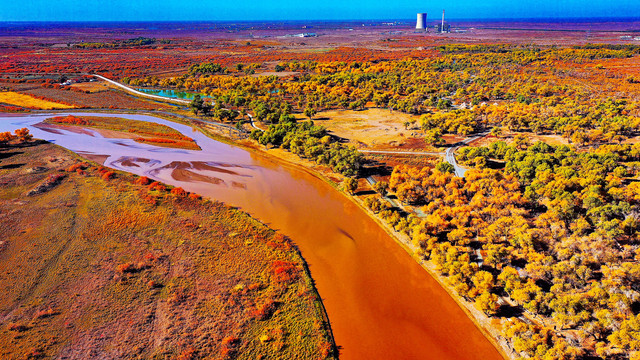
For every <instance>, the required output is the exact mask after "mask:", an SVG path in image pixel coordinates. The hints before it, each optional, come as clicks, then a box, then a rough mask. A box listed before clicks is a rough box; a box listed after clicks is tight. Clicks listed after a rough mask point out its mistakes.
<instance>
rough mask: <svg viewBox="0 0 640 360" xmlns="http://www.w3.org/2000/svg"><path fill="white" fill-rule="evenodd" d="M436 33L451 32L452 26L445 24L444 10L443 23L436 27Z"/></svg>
mask: <svg viewBox="0 0 640 360" xmlns="http://www.w3.org/2000/svg"><path fill="white" fill-rule="evenodd" d="M435 29H436V32H437V33H450V32H451V25H449V24H448V23H446V22H444V10H442V22H440V24H437V25H436V26H435Z"/></svg>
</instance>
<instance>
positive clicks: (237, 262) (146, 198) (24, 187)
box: [0, 143, 334, 359]
mask: <svg viewBox="0 0 640 360" xmlns="http://www.w3.org/2000/svg"><path fill="white" fill-rule="evenodd" d="M0 154H1V156H0V159H1V161H2V162H1V163H0V177H1V178H2V183H1V184H0V208H1V210H2V211H1V213H2V214H3V220H2V221H3V232H4V238H3V240H2V242H0V284H2V285H3V289H4V290H3V291H2V292H1V293H0V319H1V322H2V323H3V324H6V326H2V327H1V328H0V357H2V358H9V359H11V358H24V357H28V356H31V357H37V356H52V357H60V356H72V357H74V356H79V357H82V356H88V357H90V356H93V355H96V354H102V356H109V357H117V358H132V357H144V358H152V357H171V358H175V357H178V356H182V358H202V357H212V358H221V359H222V358H227V357H230V356H232V355H233V354H235V357H236V358H241V359H256V358H285V359H286V358H301V359H316V358H318V357H319V356H320V357H323V358H327V357H331V356H332V355H331V353H332V350H333V348H334V346H333V342H332V340H331V335H330V332H329V330H328V326H327V325H326V324H324V321H325V320H324V319H325V317H324V314H323V312H322V306H321V303H320V302H319V297H318V296H317V293H316V291H315V288H314V286H313V283H312V280H311V279H310V277H309V274H308V271H307V270H306V266H305V265H304V260H303V259H302V258H301V256H300V254H299V253H298V251H297V250H296V249H295V247H294V246H293V245H292V244H291V243H290V242H289V240H288V239H286V238H284V237H283V236H282V235H280V234H278V233H276V232H274V231H272V230H270V229H268V228H267V227H266V226H265V225H263V224H262V223H260V222H258V221H256V220H254V219H252V218H251V217H249V216H248V215H246V214H245V213H243V212H241V211H238V210H236V209H233V208H230V207H228V206H226V205H224V204H220V203H217V202H211V201H205V200H201V199H200V198H199V197H198V196H196V195H190V194H187V193H185V192H183V191H181V189H172V190H169V189H167V187H165V186H164V185H162V184H157V183H150V184H148V183H147V182H148V181H147V180H146V179H144V178H137V177H135V176H133V175H128V174H125V173H119V172H113V171H110V170H109V169H106V168H102V167H100V166H96V165H93V164H90V163H85V162H82V161H81V160H80V158H79V157H78V156H76V155H75V154H73V153H71V152H69V151H66V150H63V149H61V148H59V147H57V146H54V145H51V144H47V143H30V144H22V145H15V146H10V147H5V148H3V149H1V150H0ZM92 354H93V355H92Z"/></svg>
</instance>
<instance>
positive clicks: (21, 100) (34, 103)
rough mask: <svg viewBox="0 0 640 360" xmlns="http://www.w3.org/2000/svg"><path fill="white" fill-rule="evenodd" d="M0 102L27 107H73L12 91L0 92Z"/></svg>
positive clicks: (43, 108) (47, 108)
mask: <svg viewBox="0 0 640 360" xmlns="http://www.w3.org/2000/svg"><path fill="white" fill-rule="evenodd" d="M0 103H5V104H9V105H15V106H21V107H25V108H29V109H42V110H51V109H73V108H74V106H70V105H65V104H60V103H57V102H53V101H49V100H41V99H36V98H35V97H33V96H29V95H25V94H20V93H17V92H14V91H2V92H0Z"/></svg>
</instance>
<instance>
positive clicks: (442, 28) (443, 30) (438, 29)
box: [434, 23, 451, 33]
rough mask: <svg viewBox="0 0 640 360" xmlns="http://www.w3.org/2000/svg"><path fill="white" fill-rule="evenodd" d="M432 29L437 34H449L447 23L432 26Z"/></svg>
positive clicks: (449, 26)
mask: <svg viewBox="0 0 640 360" xmlns="http://www.w3.org/2000/svg"><path fill="white" fill-rule="evenodd" d="M434 29H435V30H436V32H437V33H450V32H451V25H450V24H449V23H444V24H436V25H435V26H434Z"/></svg>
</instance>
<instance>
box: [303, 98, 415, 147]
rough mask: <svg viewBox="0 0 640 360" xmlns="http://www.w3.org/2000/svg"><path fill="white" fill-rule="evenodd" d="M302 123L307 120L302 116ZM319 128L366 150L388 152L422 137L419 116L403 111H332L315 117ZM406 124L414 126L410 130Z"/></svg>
mask: <svg viewBox="0 0 640 360" xmlns="http://www.w3.org/2000/svg"><path fill="white" fill-rule="evenodd" d="M300 119H304V117H302V116H300ZM313 121H314V122H315V123H316V124H317V125H321V126H324V127H326V128H327V130H329V131H330V132H331V133H332V134H334V135H336V136H339V137H341V138H344V139H348V140H349V142H350V143H352V144H353V145H356V146H357V147H359V148H362V149H365V148H366V149H370V150H372V149H378V150H384V149H389V148H398V147H402V145H403V144H413V142H412V141H411V138H412V137H419V136H421V133H422V132H421V131H420V130H418V129H416V124H417V125H418V126H419V124H420V121H419V116H415V115H409V114H405V113H402V112H399V111H390V110H387V109H377V108H371V109H367V110H362V111H354V110H328V111H321V112H319V113H318V114H316V115H315V116H314V117H313ZM405 123H408V124H410V126H409V130H407V128H405ZM419 143H420V144H413V146H410V147H412V148H415V149H416V150H417V149H420V150H424V147H422V148H421V147H420V145H423V146H424V142H423V141H420V142H419Z"/></svg>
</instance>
